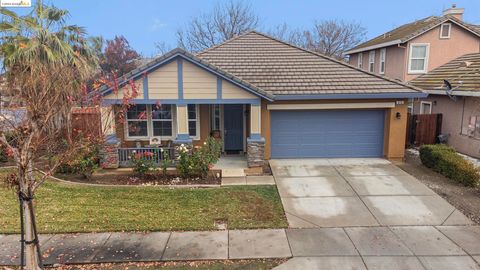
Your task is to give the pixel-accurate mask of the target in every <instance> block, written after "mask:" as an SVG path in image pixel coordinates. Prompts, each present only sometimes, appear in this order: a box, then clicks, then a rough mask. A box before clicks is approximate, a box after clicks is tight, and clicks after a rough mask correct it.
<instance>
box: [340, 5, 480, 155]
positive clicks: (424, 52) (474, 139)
mask: <svg viewBox="0 0 480 270" xmlns="http://www.w3.org/2000/svg"><path fill="white" fill-rule="evenodd" d="M463 12H464V9H463V8H457V7H456V6H455V5H454V6H452V7H451V8H449V9H447V10H445V11H444V12H443V15H442V16H430V17H427V18H424V19H421V20H417V21H415V22H412V23H408V24H405V25H402V26H400V27H398V28H396V29H393V30H392V31H389V32H387V33H384V34H382V35H380V36H378V37H376V38H373V39H371V40H369V41H367V42H365V43H362V44H360V45H358V46H356V47H355V48H352V49H351V50H349V51H347V52H346V54H348V55H349V56H350V58H349V61H350V64H351V65H354V66H357V67H359V68H362V69H365V70H368V71H370V72H372V73H376V74H381V75H384V76H387V77H390V78H394V79H397V80H400V81H404V82H408V83H410V84H412V85H414V86H417V87H419V88H422V89H423V90H424V91H425V92H427V93H428V94H429V96H428V97H427V98H423V99H414V100H412V101H413V102H411V103H410V104H409V111H410V112H412V113H413V114H431V113H440V114H442V116H443V117H442V129H441V133H443V134H446V135H448V144H449V145H450V146H452V147H454V148H455V149H456V150H457V151H459V152H461V153H464V154H467V155H471V156H474V157H477V158H480V66H479V65H480V26H478V25H474V24H470V23H467V22H465V21H463V18H462V16H463ZM444 80H446V81H448V83H449V84H450V87H451V88H452V89H451V91H449V92H448V94H447V89H448V87H447V85H445V83H444ZM449 90H450V89H449Z"/></svg>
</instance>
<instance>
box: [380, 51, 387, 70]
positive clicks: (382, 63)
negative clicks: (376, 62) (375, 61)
mask: <svg viewBox="0 0 480 270" xmlns="http://www.w3.org/2000/svg"><path fill="white" fill-rule="evenodd" d="M386 54H387V49H385V48H383V49H381V50H380V66H379V69H380V70H379V72H380V74H385V58H386Z"/></svg>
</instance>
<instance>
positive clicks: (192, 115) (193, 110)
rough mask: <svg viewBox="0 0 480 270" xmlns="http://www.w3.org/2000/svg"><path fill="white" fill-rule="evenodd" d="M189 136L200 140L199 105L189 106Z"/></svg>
mask: <svg viewBox="0 0 480 270" xmlns="http://www.w3.org/2000/svg"><path fill="white" fill-rule="evenodd" d="M187 111H188V135H190V137H194V138H198V135H199V134H198V130H199V127H198V105H195V104H188V105H187Z"/></svg>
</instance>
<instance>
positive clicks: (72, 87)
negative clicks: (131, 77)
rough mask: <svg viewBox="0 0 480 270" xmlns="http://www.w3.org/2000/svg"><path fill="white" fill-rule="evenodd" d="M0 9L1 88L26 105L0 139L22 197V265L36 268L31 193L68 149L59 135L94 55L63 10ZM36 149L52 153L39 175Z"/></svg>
mask: <svg viewBox="0 0 480 270" xmlns="http://www.w3.org/2000/svg"><path fill="white" fill-rule="evenodd" d="M0 14H1V15H2V16H1V21H0V61H1V62H3V68H4V72H5V74H4V75H5V78H6V81H7V89H6V90H7V92H9V95H10V96H12V97H15V98H17V99H18V102H19V103H21V104H23V106H24V107H25V116H24V118H23V119H22V121H21V122H20V124H18V123H17V124H15V125H12V128H13V131H12V132H13V134H14V135H13V139H12V138H11V136H10V137H9V138H8V139H7V136H6V132H5V131H0V143H1V144H3V146H5V147H6V148H7V149H9V152H10V153H11V155H12V157H13V159H14V161H15V164H16V167H17V168H16V173H15V174H14V177H12V178H9V179H5V181H7V182H8V183H9V184H10V185H11V186H12V187H14V188H15V189H16V191H17V192H18V195H19V200H20V203H21V207H20V209H21V213H22V217H21V218H22V221H23V222H22V223H23V224H25V234H24V237H25V239H24V240H25V241H24V242H23V243H24V244H25V257H24V258H25V266H26V268H27V269H40V268H41V267H42V265H41V257H40V251H39V245H38V242H37V241H36V240H37V235H36V226H35V215H34V211H33V203H32V200H33V196H34V194H35V191H36V189H37V188H38V187H39V186H40V185H41V184H42V183H43V182H44V181H45V180H46V179H47V177H48V175H50V174H52V173H53V172H54V170H55V169H56V168H57V166H58V165H59V164H60V162H61V161H62V158H63V157H64V156H66V154H65V155H64V156H62V153H67V152H68V151H67V150H68V147H69V146H71V145H72V144H71V141H68V140H67V141H65V140H62V139H61V138H62V137H63V136H64V135H65V132H62V131H64V130H65V127H66V126H68V124H69V121H68V120H69V115H70V110H71V108H72V106H74V105H75V104H77V103H78V101H79V100H80V99H81V96H82V94H84V92H86V91H82V85H83V84H84V82H85V81H86V80H87V79H89V78H90V76H91V75H92V74H93V72H94V71H95V70H96V68H97V59H96V55H95V53H94V52H93V50H92V49H91V48H90V47H89V45H88V44H89V40H88V38H87V37H86V33H85V30H84V29H83V28H82V27H79V26H76V25H67V24H66V18H67V17H68V15H69V13H68V11H67V10H61V9H58V8H55V7H54V6H47V5H44V4H43V3H42V1H41V0H38V1H37V2H36V4H35V6H34V8H33V9H32V11H31V12H30V13H29V14H27V15H23V16H20V15H17V14H16V13H15V12H13V11H11V10H8V9H4V8H2V9H0ZM40 153H41V155H44V156H45V155H48V156H52V155H55V157H56V158H55V159H53V162H50V163H49V165H48V166H47V167H46V168H47V171H46V172H47V173H46V174H45V175H42V176H38V175H39V174H38V173H35V170H36V166H34V164H35V165H36V164H37V163H36V161H37V160H38V159H39V158H40ZM43 171H45V170H43ZM22 236H23V234H22ZM23 243H22V247H23ZM22 259H23V248H22Z"/></svg>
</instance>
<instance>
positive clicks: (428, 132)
mask: <svg viewBox="0 0 480 270" xmlns="http://www.w3.org/2000/svg"><path fill="white" fill-rule="evenodd" d="M441 130H442V114H415V115H411V114H408V121H407V145H415V146H420V145H422V144H434V143H438V135H440V132H441Z"/></svg>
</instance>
